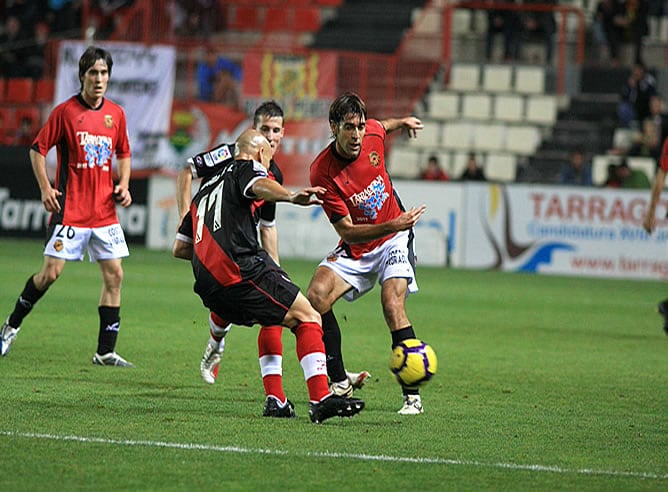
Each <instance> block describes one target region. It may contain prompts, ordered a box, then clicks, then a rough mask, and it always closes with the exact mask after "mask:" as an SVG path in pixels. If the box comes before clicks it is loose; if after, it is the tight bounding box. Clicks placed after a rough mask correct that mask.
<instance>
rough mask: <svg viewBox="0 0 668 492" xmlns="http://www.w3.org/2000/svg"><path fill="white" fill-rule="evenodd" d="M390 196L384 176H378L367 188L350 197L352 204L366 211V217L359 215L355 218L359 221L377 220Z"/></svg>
mask: <svg viewBox="0 0 668 492" xmlns="http://www.w3.org/2000/svg"><path fill="white" fill-rule="evenodd" d="M389 196H390V194H389V192H388V191H387V188H386V186H385V180H384V179H383V177H382V176H377V177H376V179H374V180H373V181H372V182H371V184H369V186H367V187H366V189H365V190H363V191H361V192H359V193H355V194H354V195H352V196H351V197H350V198H349V200H350V202H351V204H352V206H353V207H357V208H359V209H360V210H361V211H362V212H363V213H364V218H363V217H357V218H356V219H355V220H356V221H357V222H362V221H366V220H368V219H371V220H375V219H376V217H378V212H379V211H380V210H381V209H382V208H383V205H384V204H385V202H386V201H387V199H388V197H389ZM365 218H366V220H365Z"/></svg>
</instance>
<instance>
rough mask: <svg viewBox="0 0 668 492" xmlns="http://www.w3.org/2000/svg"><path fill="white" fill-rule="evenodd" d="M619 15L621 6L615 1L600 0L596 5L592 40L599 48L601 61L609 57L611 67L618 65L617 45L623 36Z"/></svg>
mask: <svg viewBox="0 0 668 492" xmlns="http://www.w3.org/2000/svg"><path fill="white" fill-rule="evenodd" d="M621 15H622V11H621V4H619V3H618V2H617V0H600V1H599V2H598V4H597V5H596V14H595V16H594V23H593V29H594V40H595V41H596V43H597V44H598V46H599V49H600V57H601V59H603V58H607V57H608V56H609V57H610V63H611V64H612V66H613V67H616V66H618V65H619V44H620V42H621V40H622V36H623V29H622V26H621V25H620V24H621V22H620V20H621ZM606 52H607V56H605V54H606Z"/></svg>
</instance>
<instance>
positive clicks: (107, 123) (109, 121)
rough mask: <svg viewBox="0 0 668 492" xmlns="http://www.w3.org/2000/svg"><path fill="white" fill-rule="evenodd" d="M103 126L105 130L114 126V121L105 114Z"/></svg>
mask: <svg viewBox="0 0 668 492" xmlns="http://www.w3.org/2000/svg"><path fill="white" fill-rule="evenodd" d="M104 126H106V127H107V128H111V127H112V126H114V119H113V118H112V117H111V115H110V114H105V115H104Z"/></svg>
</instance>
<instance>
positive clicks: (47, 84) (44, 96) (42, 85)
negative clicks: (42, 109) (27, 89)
mask: <svg viewBox="0 0 668 492" xmlns="http://www.w3.org/2000/svg"><path fill="white" fill-rule="evenodd" d="M54 92H55V81H54V80H53V79H39V80H38V81H37V82H35V102H36V103H52V102H53V94H54Z"/></svg>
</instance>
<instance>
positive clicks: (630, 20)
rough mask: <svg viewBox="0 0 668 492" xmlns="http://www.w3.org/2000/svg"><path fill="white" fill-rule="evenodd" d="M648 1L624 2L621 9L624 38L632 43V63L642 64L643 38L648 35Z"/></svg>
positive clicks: (632, 0)
mask: <svg viewBox="0 0 668 492" xmlns="http://www.w3.org/2000/svg"><path fill="white" fill-rule="evenodd" d="M648 17H649V2H648V0H626V2H625V3H624V6H623V8H622V16H621V24H622V26H623V28H624V31H625V34H626V37H627V38H628V39H629V40H630V41H631V42H632V43H633V61H634V62H635V63H642V43H643V38H644V37H645V36H647V35H648V34H649V21H648Z"/></svg>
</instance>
